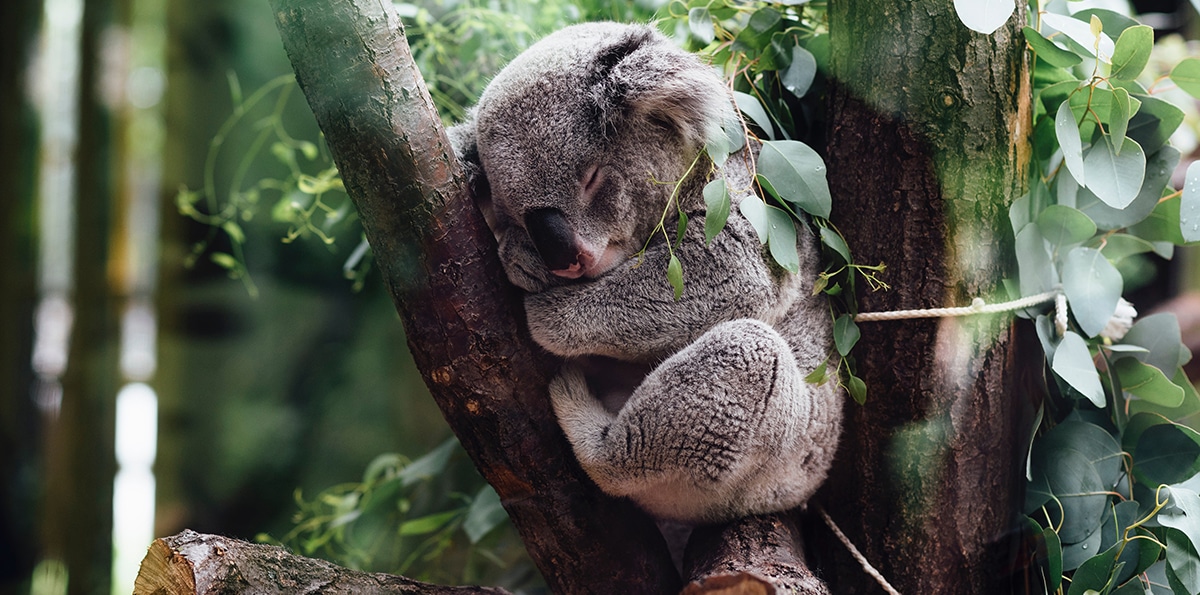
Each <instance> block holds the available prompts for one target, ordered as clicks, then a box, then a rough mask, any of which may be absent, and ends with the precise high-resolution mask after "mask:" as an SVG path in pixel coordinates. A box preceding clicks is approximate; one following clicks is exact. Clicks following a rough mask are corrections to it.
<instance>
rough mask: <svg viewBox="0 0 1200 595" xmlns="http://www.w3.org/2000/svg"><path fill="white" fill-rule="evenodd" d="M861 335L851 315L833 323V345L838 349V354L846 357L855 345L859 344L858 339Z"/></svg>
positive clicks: (842, 316) (841, 317) (839, 318)
mask: <svg viewBox="0 0 1200 595" xmlns="http://www.w3.org/2000/svg"><path fill="white" fill-rule="evenodd" d="M860 336H861V333H860V332H859V330H858V325H857V324H855V323H854V317H853V316H851V315H849V314H842V315H841V316H838V318H837V320H835V321H834V322H833V343H834V345H835V346H836V347H837V351H838V354H840V355H841V356H842V357H846V355H848V354H849V353H850V350H851V349H854V345H855V344H856V343H858V338H859V337H860Z"/></svg>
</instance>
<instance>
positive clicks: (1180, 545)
mask: <svg viewBox="0 0 1200 595" xmlns="http://www.w3.org/2000/svg"><path fill="white" fill-rule="evenodd" d="M1163 524H1164V525H1165V524H1166V523H1163ZM1164 537H1166V542H1167V579H1168V582H1169V583H1170V584H1171V590H1172V591H1174V592H1175V593H1200V553H1197V551H1196V542H1195V541H1192V540H1191V539H1190V538H1189V537H1188V536H1187V535H1186V534H1185V533H1183V532H1181V531H1178V530H1174V529H1169V530H1167V531H1165V532H1164Z"/></svg>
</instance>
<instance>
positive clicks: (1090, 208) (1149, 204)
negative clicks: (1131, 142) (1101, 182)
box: [1068, 145, 1180, 229]
mask: <svg viewBox="0 0 1200 595" xmlns="http://www.w3.org/2000/svg"><path fill="white" fill-rule="evenodd" d="M1179 158H1180V155H1179V150H1178V149H1176V148H1175V147H1172V146H1169V145H1168V146H1165V147H1163V148H1161V149H1159V150H1158V152H1156V153H1155V154H1153V155H1151V156H1150V157H1148V158H1147V159H1146V177H1145V178H1144V179H1143V180H1142V188H1141V190H1140V191H1138V195H1137V197H1136V198H1134V199H1133V202H1131V203H1129V204H1128V205H1126V206H1125V208H1122V209H1114V208H1113V207H1110V206H1108V205H1106V204H1104V202H1103V201H1101V200H1100V199H1099V198H1098V197H1096V195H1095V194H1094V193H1092V192H1091V191H1090V190H1087V189H1086V188H1085V189H1081V190H1079V191H1078V193H1077V195H1076V196H1077V198H1076V204H1075V207H1076V208H1078V209H1079V210H1081V211H1083V212H1084V214H1086V215H1087V216H1088V217H1091V219H1092V221H1095V222H1096V227H1099V228H1100V229H1121V228H1124V227H1129V226H1131V225H1134V224H1137V223H1138V222H1140V221H1142V220H1143V219H1145V218H1146V217H1147V216H1148V215H1150V213H1151V212H1152V211H1154V207H1155V206H1157V205H1158V199H1159V198H1161V197H1162V192H1163V188H1164V187H1165V186H1166V185H1167V183H1168V182H1170V181H1171V174H1172V173H1173V172H1174V171H1175V166H1176V165H1178V164H1179ZM1068 177H1069V176H1068Z"/></svg>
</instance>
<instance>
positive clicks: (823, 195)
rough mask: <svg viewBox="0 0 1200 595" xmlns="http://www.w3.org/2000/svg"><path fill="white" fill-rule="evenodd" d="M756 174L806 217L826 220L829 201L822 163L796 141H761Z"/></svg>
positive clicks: (807, 148) (830, 202)
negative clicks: (801, 210)
mask: <svg viewBox="0 0 1200 595" xmlns="http://www.w3.org/2000/svg"><path fill="white" fill-rule="evenodd" d="M758 173H759V175H761V176H763V177H765V178H767V179H768V180H770V182H771V187H772V188H774V189H775V191H776V192H779V197H780V198H781V199H783V200H786V201H788V202H791V203H794V204H796V205H798V206H799V207H800V208H802V209H804V210H805V211H807V212H808V213H809V214H812V215H815V216H817V217H822V218H826V219H827V218H829V209H830V206H831V204H832V200H831V198H830V196H829V183H828V182H827V181H826V180H825V161H824V160H822V159H821V156H820V155H818V154H817V152H816V151H814V150H812V149H811V148H809V146H808V145H806V144H804V143H802V142H799V141H764V142H763V143H762V150H761V151H760V153H759V156H758Z"/></svg>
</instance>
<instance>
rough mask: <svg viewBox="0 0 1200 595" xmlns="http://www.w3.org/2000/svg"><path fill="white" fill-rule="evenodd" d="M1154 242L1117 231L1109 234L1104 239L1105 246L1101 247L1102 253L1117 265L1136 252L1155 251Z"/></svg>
mask: <svg viewBox="0 0 1200 595" xmlns="http://www.w3.org/2000/svg"><path fill="white" fill-rule="evenodd" d="M1153 251H1154V244H1151V243H1150V242H1147V241H1146V240H1143V239H1142V238H1139V237H1136V236H1131V235H1129V234H1127V233H1115V234H1113V235H1111V236H1108V237H1107V238H1105V240H1104V245H1103V247H1101V248H1100V253H1101V254H1103V255H1104V257H1105V258H1107V259H1108V261H1109V262H1111V263H1113V265H1114V266H1115V265H1116V264H1117V263H1119V262H1121V261H1122V260H1124V259H1126V258H1128V257H1130V256H1133V255H1135V254H1144V253H1146V252H1153Z"/></svg>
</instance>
